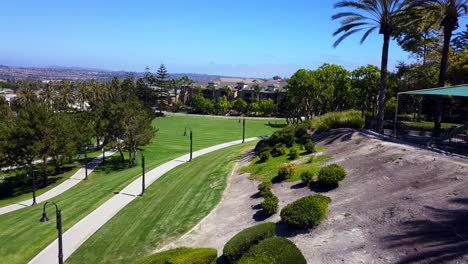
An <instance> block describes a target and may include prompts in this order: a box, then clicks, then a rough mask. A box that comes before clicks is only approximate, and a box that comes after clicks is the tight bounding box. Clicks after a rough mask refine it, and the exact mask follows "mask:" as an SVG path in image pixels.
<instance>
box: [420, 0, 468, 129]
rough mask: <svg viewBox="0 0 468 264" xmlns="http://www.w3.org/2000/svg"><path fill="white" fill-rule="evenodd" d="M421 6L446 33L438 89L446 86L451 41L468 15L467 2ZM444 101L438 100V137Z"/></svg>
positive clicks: (433, 0) (429, 0) (442, 0)
mask: <svg viewBox="0 0 468 264" xmlns="http://www.w3.org/2000/svg"><path fill="white" fill-rule="evenodd" d="M418 2H419V3H420V4H421V5H423V6H424V9H425V10H426V11H427V12H426V14H427V15H436V17H437V18H438V22H439V24H440V26H441V28H443V32H444V46H443V49H442V58H441V60H440V68H439V81H438V83H437V84H438V87H444V86H445V78H446V74H447V68H448V59H449V52H450V41H451V40H452V36H453V32H454V31H455V30H456V29H457V28H458V26H459V24H458V22H459V19H460V17H462V16H464V15H466V14H468V1H467V0H425V1H422V0H419V1H418ZM442 108H443V100H442V98H441V97H439V98H437V99H436V111H435V120H434V121H435V122H434V130H435V134H436V136H437V135H439V134H440V129H441V122H442Z"/></svg>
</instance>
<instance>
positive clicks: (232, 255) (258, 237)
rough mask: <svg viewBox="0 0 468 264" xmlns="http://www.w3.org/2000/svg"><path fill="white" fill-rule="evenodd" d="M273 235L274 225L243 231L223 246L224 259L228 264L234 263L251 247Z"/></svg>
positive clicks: (258, 226)
mask: <svg viewBox="0 0 468 264" xmlns="http://www.w3.org/2000/svg"><path fill="white" fill-rule="evenodd" d="M275 233H276V225H275V224H274V223H264V224H259V225H256V226H252V227H249V228H247V229H244V230H242V231H241V232H239V233H238V234H237V235H235V236H234V237H233V238H231V239H230V240H229V241H228V242H227V243H226V245H224V248H223V254H224V257H226V259H227V261H228V263H236V262H237V261H238V260H239V259H240V258H241V257H242V256H243V255H244V254H245V253H247V252H248V251H249V249H250V248H251V247H252V246H254V245H256V244H258V243H259V242H260V241H262V240H264V239H267V238H270V237H273V236H275Z"/></svg>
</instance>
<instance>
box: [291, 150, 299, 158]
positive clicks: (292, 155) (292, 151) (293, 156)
mask: <svg viewBox="0 0 468 264" xmlns="http://www.w3.org/2000/svg"><path fill="white" fill-rule="evenodd" d="M298 157H299V153H297V150H295V149H291V150H290V151H289V159H290V160H295V159H297V158H298Z"/></svg>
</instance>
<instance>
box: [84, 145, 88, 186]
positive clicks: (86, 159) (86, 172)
mask: <svg viewBox="0 0 468 264" xmlns="http://www.w3.org/2000/svg"><path fill="white" fill-rule="evenodd" d="M84 158H85V178H84V180H85V181H86V180H88V148H87V147H86V148H85V150H84Z"/></svg>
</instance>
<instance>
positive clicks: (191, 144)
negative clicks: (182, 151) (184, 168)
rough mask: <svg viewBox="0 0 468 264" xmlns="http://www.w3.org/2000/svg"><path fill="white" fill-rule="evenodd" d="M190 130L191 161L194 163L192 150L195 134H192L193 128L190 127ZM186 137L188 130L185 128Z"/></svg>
mask: <svg viewBox="0 0 468 264" xmlns="http://www.w3.org/2000/svg"><path fill="white" fill-rule="evenodd" d="M189 129H190V160H189V162H190V161H192V149H193V133H192V128H191V127H189ZM184 136H185V137H186V136H187V128H185V131H184Z"/></svg>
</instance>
